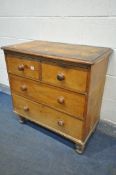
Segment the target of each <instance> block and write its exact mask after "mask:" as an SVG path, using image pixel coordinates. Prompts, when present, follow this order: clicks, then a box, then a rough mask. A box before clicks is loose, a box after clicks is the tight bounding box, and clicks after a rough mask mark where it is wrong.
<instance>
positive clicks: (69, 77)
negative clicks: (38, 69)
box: [42, 63, 88, 93]
mask: <svg viewBox="0 0 116 175" xmlns="http://www.w3.org/2000/svg"><path fill="white" fill-rule="evenodd" d="M87 76H88V69H86V68H80V67H76V68H75V67H74V68H69V67H66V66H65V67H62V66H57V65H55V64H47V63H42V81H44V82H47V83H50V84H53V85H56V86H60V87H62V88H68V89H71V90H76V91H79V92H83V93H84V92H86V90H87Z"/></svg>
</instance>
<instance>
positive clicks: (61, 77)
mask: <svg viewBox="0 0 116 175" xmlns="http://www.w3.org/2000/svg"><path fill="white" fill-rule="evenodd" d="M64 79H65V76H64V74H63V73H59V74H57V80H59V81H62V80H64Z"/></svg>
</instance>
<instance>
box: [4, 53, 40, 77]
mask: <svg viewBox="0 0 116 175" xmlns="http://www.w3.org/2000/svg"><path fill="white" fill-rule="evenodd" d="M6 63H7V68H8V72H9V73H12V74H16V75H19V76H23V77H28V78H32V79H36V80H39V79H40V74H41V70H40V62H36V61H32V60H29V59H22V58H21V57H20V58H19V57H16V56H13V55H12V56H11V55H8V56H7V57H6Z"/></svg>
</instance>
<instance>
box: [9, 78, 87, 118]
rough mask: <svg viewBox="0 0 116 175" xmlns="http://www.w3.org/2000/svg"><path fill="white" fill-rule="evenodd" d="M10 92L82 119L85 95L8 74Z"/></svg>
mask: <svg viewBox="0 0 116 175" xmlns="http://www.w3.org/2000/svg"><path fill="white" fill-rule="evenodd" d="M10 83H11V89H12V92H15V93H18V94H19V95H22V96H24V97H26V98H29V99H32V100H33V101H35V102H41V103H43V104H46V105H48V106H51V107H53V108H55V109H57V110H59V111H62V112H65V113H67V114H69V115H73V116H75V117H77V118H80V119H83V115H84V107H85V95H81V94H78V93H74V92H70V91H67V90H62V89H60V88H56V87H52V86H49V85H46V84H43V83H41V82H35V81H32V80H29V79H26V78H21V77H18V76H14V75H10Z"/></svg>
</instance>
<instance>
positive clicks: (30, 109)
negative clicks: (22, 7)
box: [13, 94, 83, 139]
mask: <svg viewBox="0 0 116 175" xmlns="http://www.w3.org/2000/svg"><path fill="white" fill-rule="evenodd" d="M13 104H14V111H15V112H17V113H18V114H20V115H21V116H24V117H25V118H27V119H30V120H32V121H35V122H36V123H38V124H40V125H42V126H45V127H47V128H49V129H52V130H54V131H56V132H57V133H62V134H63V133H64V134H66V135H69V136H71V137H74V138H75V139H81V138H82V128H83V122H82V121H80V120H77V119H75V118H73V117H70V116H69V115H66V114H64V113H61V112H58V111H55V110H53V109H51V108H49V107H46V106H45V105H42V104H39V103H35V102H32V101H30V100H27V99H25V98H23V97H21V96H18V95H15V94H13Z"/></svg>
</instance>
